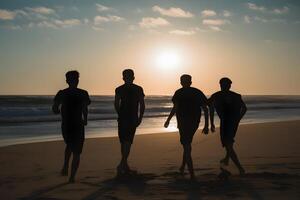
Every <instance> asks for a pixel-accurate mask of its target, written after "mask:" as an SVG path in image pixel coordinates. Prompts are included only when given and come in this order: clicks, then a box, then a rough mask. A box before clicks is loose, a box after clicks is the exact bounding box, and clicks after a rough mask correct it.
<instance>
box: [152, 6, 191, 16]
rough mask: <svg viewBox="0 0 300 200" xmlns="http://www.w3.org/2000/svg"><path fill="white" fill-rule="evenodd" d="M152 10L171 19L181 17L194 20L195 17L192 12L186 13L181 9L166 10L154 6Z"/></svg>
mask: <svg viewBox="0 0 300 200" xmlns="http://www.w3.org/2000/svg"><path fill="white" fill-rule="evenodd" d="M152 10H153V11H154V12H158V13H160V14H161V15H165V16H169V17H181V18H192V17H194V15H193V14H192V13H191V12H188V11H185V10H183V9H181V8H174V7H171V8H169V9H164V8H161V7H159V6H153V7H152Z"/></svg>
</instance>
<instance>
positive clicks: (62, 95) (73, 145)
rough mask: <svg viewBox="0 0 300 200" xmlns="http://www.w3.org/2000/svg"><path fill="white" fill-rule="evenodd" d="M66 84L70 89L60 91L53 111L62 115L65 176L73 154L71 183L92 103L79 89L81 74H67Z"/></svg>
mask: <svg viewBox="0 0 300 200" xmlns="http://www.w3.org/2000/svg"><path fill="white" fill-rule="evenodd" d="M66 82H67V83H68V85H69V87H68V88H66V89H64V90H60V91H59V92H58V93H57V94H56V96H55V98H54V104H53V107H52V110H53V112H54V113H55V114H59V113H61V117H62V124H61V129H62V135H63V138H64V141H65V143H66V149H65V160H64V165H63V168H62V170H61V174H62V175H63V176H67V175H68V169H69V160H70V157H71V154H73V161H72V168H71V176H70V178H69V182H71V183H73V182H74V181H75V175H76V172H77V169H78V166H79V162H80V154H81V152H82V147H83V143H84V126H85V125H87V115H88V108H87V107H88V105H89V104H90V103H91V101H90V98H89V95H88V93H87V91H85V90H82V89H79V88H77V85H78V82H79V73H78V72H77V71H69V72H67V73H66Z"/></svg>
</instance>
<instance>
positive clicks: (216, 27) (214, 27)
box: [209, 26, 223, 32]
mask: <svg viewBox="0 0 300 200" xmlns="http://www.w3.org/2000/svg"><path fill="white" fill-rule="evenodd" d="M209 28H210V29H211V30H213V31H217V32H220V31H223V30H222V29H221V28H220V27H218V26H210V27H209Z"/></svg>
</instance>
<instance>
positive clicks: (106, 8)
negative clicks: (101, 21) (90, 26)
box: [96, 3, 112, 12]
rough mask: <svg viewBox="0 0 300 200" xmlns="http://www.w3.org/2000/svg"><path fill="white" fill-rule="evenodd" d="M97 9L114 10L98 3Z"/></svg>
mask: <svg viewBox="0 0 300 200" xmlns="http://www.w3.org/2000/svg"><path fill="white" fill-rule="evenodd" d="M96 7H97V10H98V11H99V12H102V11H108V10H112V8H110V7H107V6H104V5H101V4H99V3H96Z"/></svg>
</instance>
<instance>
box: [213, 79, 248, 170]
mask: <svg viewBox="0 0 300 200" xmlns="http://www.w3.org/2000/svg"><path fill="white" fill-rule="evenodd" d="M231 83H232V82H231V80H230V79H229V78H226V77H225V78H222V79H221V80H220V86H221V91H219V92H216V93H214V94H213V95H212V96H211V97H210V98H209V108H210V121H211V130H212V131H213V132H214V131H215V125H214V111H215V109H216V111H217V114H218V116H219V118H220V123H221V124H220V135H221V142H222V145H223V147H225V149H226V156H225V158H224V159H222V160H221V161H220V162H221V164H225V165H228V163H229V159H230V158H231V160H232V161H233V162H234V164H235V165H236V166H237V167H238V169H239V171H240V174H244V173H245V170H244V168H243V167H242V165H241V164H240V161H239V159H238V157H237V154H236V153H235V150H234V149H233V143H234V137H235V135H236V131H237V129H238V126H239V122H240V120H241V119H242V118H243V116H244V115H245V113H246V111H247V107H246V105H245V103H244V101H243V100H242V97H241V95H240V94H237V93H235V92H233V91H230V87H231Z"/></svg>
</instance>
